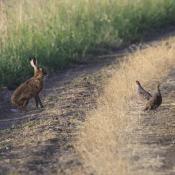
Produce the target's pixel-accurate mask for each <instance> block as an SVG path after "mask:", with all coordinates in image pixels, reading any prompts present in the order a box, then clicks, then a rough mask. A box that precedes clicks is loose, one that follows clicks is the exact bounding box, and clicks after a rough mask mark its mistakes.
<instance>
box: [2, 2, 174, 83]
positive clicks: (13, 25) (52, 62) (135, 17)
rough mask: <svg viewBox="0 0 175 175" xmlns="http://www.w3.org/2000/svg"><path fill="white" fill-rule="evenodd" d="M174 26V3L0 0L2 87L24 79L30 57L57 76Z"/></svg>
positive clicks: (27, 71)
mask: <svg viewBox="0 0 175 175" xmlns="http://www.w3.org/2000/svg"><path fill="white" fill-rule="evenodd" d="M174 23H175V1H174V0H11V1H8V0H7V1H2V0H1V1H0V44H1V45H0V84H1V85H8V86H10V85H14V84H18V83H19V82H20V81H23V80H24V79H26V77H28V76H29V74H30V73H31V69H30V66H29V65H28V61H27V58H28V57H29V56H32V55H34V56H36V57H37V58H38V59H39V62H40V63H41V64H42V65H45V66H47V67H48V68H49V69H50V70H51V71H52V70H57V69H60V68H63V67H64V66H66V65H67V64H69V63H70V62H75V61H78V60H79V59H80V58H82V57H84V56H85V55H86V54H87V53H90V52H93V51H94V50H95V48H96V47H107V46H108V47H110V46H113V47H117V46H119V45H121V44H122V43H129V42H132V41H136V40H139V39H141V38H142V37H143V35H144V34H145V32H149V31H152V30H154V29H156V28H159V27H163V26H166V25H168V24H174Z"/></svg>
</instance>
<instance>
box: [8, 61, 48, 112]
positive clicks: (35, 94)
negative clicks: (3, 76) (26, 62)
mask: <svg viewBox="0 0 175 175" xmlns="http://www.w3.org/2000/svg"><path fill="white" fill-rule="evenodd" d="M30 64H31V66H32V67H33V68H34V76H33V77H32V78H30V79H28V80H27V81H25V82H24V83H22V84H21V85H20V86H19V87H17V88H16V90H15V91H14V92H13V94H12V96H11V102H12V104H13V105H15V106H16V107H17V108H19V109H21V110H24V111H26V107H27V104H28V102H29V100H30V99H31V98H34V99H35V102H36V107H37V108H38V107H39V105H40V107H41V108H43V104H42V102H41V99H40V97H39V93H40V92H41V90H42V89H43V80H44V76H45V75H46V74H47V73H46V71H45V70H44V69H43V68H40V67H39V66H38V63H37V60H36V58H31V59H30Z"/></svg>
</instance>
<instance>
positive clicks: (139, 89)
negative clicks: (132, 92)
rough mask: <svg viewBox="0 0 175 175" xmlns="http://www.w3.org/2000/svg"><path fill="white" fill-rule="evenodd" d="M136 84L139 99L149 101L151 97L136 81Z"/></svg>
mask: <svg viewBox="0 0 175 175" xmlns="http://www.w3.org/2000/svg"><path fill="white" fill-rule="evenodd" d="M136 84H137V94H138V95H139V97H140V98H142V99H146V100H149V99H150V98H151V97H152V95H151V94H150V93H149V92H148V91H146V90H145V89H144V88H143V87H142V86H141V84H140V82H139V81H138V80H137V81H136Z"/></svg>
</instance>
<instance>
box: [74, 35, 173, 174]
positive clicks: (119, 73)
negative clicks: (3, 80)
mask: <svg viewBox="0 0 175 175" xmlns="http://www.w3.org/2000/svg"><path fill="white" fill-rule="evenodd" d="M174 41H175V38H174V37H173V38H172V39H170V40H165V41H161V42H160V44H159V45H154V46H147V48H146V49H144V50H139V49H138V50H137V51H136V52H135V53H133V54H132V55H129V56H128V58H127V59H125V61H123V62H122V63H121V65H120V67H119V69H118V70H116V72H114V73H113V76H112V78H111V79H110V80H109V82H108V83H106V84H107V85H106V87H105V90H104V93H103V94H102V96H101V97H100V98H99V100H98V107H97V109H96V110H93V111H92V112H90V113H89V115H88V117H87V119H86V121H85V122H84V123H83V125H82V126H81V129H80V133H79V135H78V142H77V143H76V144H75V148H76V149H77V152H79V153H80V155H81V157H82V161H84V163H85V167H90V168H91V171H92V172H95V174H97V175H114V174H120V175H136V174H143V175H153V174H155V173H152V172H149V170H148V169H147V168H146V171H144V168H143V167H144V165H143V164H141V163H140V164H141V167H142V168H143V172H142V171H141V172H140V173H138V172H135V173H134V171H131V170H133V169H132V168H133V167H132V165H131V164H132V163H131V160H130V159H129V158H130V157H131V155H134V152H137V151H138V150H139V146H140V145H139V144H140V143H139V141H138V143H137V142H136V141H135V140H134V144H133V140H132V139H133V138H132V137H130V136H131V135H132V134H133V135H135V134H136V131H135V129H138V126H139V123H140V121H141V119H140V118H142V119H143V118H144V117H143V111H142V110H143V107H144V106H142V105H138V104H136V103H137V102H136V101H137V100H136V98H135V86H136V84H135V80H137V79H138V80H141V81H142V83H143V85H144V86H145V85H146V84H147V86H146V87H148V82H149V84H151V83H152V84H151V86H152V88H151V89H153V87H154V88H155V87H156V85H157V82H158V81H159V82H162V81H163V80H164V79H165V78H167V76H168V75H170V72H171V71H172V69H173V67H174V61H175V58H174V54H175V51H174V46H175V45H174ZM161 88H162V89H163V84H161ZM148 89H150V88H148ZM162 89H161V90H162ZM164 100H165V99H164ZM166 100H167V99H166ZM166 100H165V101H166ZM136 107H137V108H136ZM133 108H135V114H134V113H133V111H134V110H133ZM136 109H137V110H136ZM161 112H162V111H160V113H161ZM160 113H156V114H154V118H156V117H158V118H159V117H160ZM163 115H165V114H163ZM148 116H149V118H151V117H152V114H150V113H149V114H148ZM143 120H144V119H143ZM148 123H149V122H148ZM144 124H145V123H144ZM148 128H149V127H148ZM153 128H154V129H153V130H154V131H153V133H155V125H153ZM158 128H159V126H158ZM149 129H150V128H149ZM149 129H148V130H149ZM170 130H171V129H170V128H169V129H167V130H166V131H163V132H164V133H166V134H167V133H170V132H172V131H170ZM149 131H150V130H149ZM141 132H142V133H144V134H145V130H142V131H141ZM130 133H132V134H130ZM160 133H161V130H160V128H159V129H158V131H157V135H160ZM144 134H143V135H144ZM149 134H150V132H149ZM159 137H160V136H159ZM145 138H146V137H145ZM146 144H147V142H146ZM149 146H150V145H149ZM150 147H151V146H150ZM123 148H124V149H123ZM127 148H128V149H129V151H128V152H127V151H126V150H128V149H127ZM144 149H145V150H146V148H145V147H144ZM151 149H152V147H151ZM142 151H143V150H142ZM124 154H127V156H125V155H124ZM140 156H144V154H143V155H142V154H141V155H140ZM143 159H144V158H143ZM167 159H168V158H167ZM137 163H139V161H138V162H137ZM142 163H143V162H142ZM147 163H148V162H146V164H147ZM149 163H150V164H151V165H152V163H153V162H151V161H150V162H149ZM154 163H155V164H156V166H157V167H158V166H159V165H158V164H159V162H156V161H155V162H154ZM145 166H146V167H148V165H145Z"/></svg>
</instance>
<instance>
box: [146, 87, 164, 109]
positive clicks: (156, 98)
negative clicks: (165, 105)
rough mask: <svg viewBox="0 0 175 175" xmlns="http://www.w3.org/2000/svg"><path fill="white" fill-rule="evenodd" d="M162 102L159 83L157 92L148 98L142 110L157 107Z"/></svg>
mask: <svg viewBox="0 0 175 175" xmlns="http://www.w3.org/2000/svg"><path fill="white" fill-rule="evenodd" d="M161 104H162V95H161V92H160V84H158V85H157V92H156V93H155V94H154V95H153V96H152V97H151V98H150V100H148V102H147V103H146V106H145V108H144V111H146V110H154V109H156V108H158V107H159V106H160V105H161Z"/></svg>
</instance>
